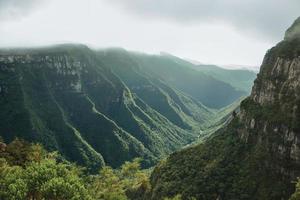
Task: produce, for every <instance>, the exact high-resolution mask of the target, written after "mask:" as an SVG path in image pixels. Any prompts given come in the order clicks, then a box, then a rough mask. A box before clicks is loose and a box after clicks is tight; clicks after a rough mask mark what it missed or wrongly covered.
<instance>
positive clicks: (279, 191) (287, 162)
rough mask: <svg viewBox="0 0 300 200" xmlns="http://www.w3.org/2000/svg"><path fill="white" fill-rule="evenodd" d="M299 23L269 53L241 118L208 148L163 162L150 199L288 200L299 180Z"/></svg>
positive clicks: (193, 149) (197, 148) (209, 142)
mask: <svg viewBox="0 0 300 200" xmlns="http://www.w3.org/2000/svg"><path fill="white" fill-rule="evenodd" d="M297 21H299V19H298V20H297ZM297 21H296V22H295V23H294V24H293V26H292V27H291V28H290V29H289V30H288V31H287V34H286V35H287V36H286V37H285V40H283V41H282V42H280V43H279V44H277V45H276V46H275V47H274V48H272V49H270V50H269V51H268V52H267V54H266V56H265V58H264V61H263V64H262V66H261V70H260V73H259V74H258V77H257V79H256V80H255V84H254V87H253V89H252V92H251V95H250V97H248V98H247V99H245V100H244V101H243V102H242V103H241V112H240V113H239V115H238V116H236V117H235V118H234V119H233V120H232V121H231V122H230V123H229V125H228V126H227V127H225V128H223V129H221V130H219V131H217V132H216V133H215V134H213V135H211V137H210V138H209V139H208V140H207V141H206V142H204V143H202V144H199V145H196V146H193V147H190V148H187V149H184V150H183V151H179V152H176V153H173V154H172V155H171V156H170V157H169V158H167V159H166V160H164V161H162V162H161V163H160V164H159V165H158V166H157V167H156V168H155V170H154V171H153V173H152V175H151V185H152V192H151V193H150V194H148V196H147V199H155V200H158V199H162V198H163V197H165V196H169V197H171V196H175V195H176V194H182V197H183V199H189V198H191V197H195V198H196V199H222V200H232V199H239V200H250V199H251V200H253V199H259V200H261V199H266V200H268V199H270V200H277V199H278V200H281V199H289V197H290V196H291V194H292V193H293V192H294V191H295V181H296V180H297V177H299V176H300V170H299V169H300V163H299V159H300V150H299V149H300V147H299V136H300V129H299V121H300V118H299V116H300V110H299V108H300V99H299V96H300V82H299V79H300V60H299V56H300V40H299V35H300V31H299V30H300V29H299V24H298V23H297ZM291 30H292V34H291Z"/></svg>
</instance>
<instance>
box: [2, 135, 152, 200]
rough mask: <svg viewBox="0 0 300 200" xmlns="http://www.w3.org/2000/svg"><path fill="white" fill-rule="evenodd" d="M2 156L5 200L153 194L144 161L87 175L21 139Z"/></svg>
mask: <svg viewBox="0 0 300 200" xmlns="http://www.w3.org/2000/svg"><path fill="white" fill-rule="evenodd" d="M12 149H13V152H12ZM0 155H1V157H0V199H3V200H32V199H35V200H44V199H51V200H66V199H68V200H69V199H70V200H94V199H95V200H96V199H97V200H98V199H100V200H128V199H137V198H130V196H134V195H138V196H140V197H143V195H144V194H145V193H147V192H148V191H149V190H150V183H149V180H148V175H147V174H146V173H145V172H143V171H141V168H140V162H141V159H135V160H133V162H126V163H125V164H124V165H122V166H121V167H120V168H119V169H112V168H111V167H108V166H106V167H103V168H102V169H101V170H100V173H99V174H97V175H87V174H84V173H83V171H82V169H81V168H79V167H77V166H76V165H73V164H71V163H65V162H58V161H57V154H55V153H47V152H46V151H45V150H44V149H43V148H42V146H41V145H35V144H30V143H28V142H25V141H22V140H19V139H16V140H15V141H13V142H11V143H10V144H8V145H7V146H6V147H5V149H1V154H0ZM20 155H22V156H24V158H25V159H24V158H22V157H20Z"/></svg>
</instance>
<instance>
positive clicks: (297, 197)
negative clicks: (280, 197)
mask: <svg viewBox="0 0 300 200" xmlns="http://www.w3.org/2000/svg"><path fill="white" fill-rule="evenodd" d="M290 200H300V179H299V178H298V181H297V184H296V191H295V193H294V194H293V195H292V196H291V198H290Z"/></svg>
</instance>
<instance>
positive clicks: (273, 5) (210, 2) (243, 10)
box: [106, 0, 300, 40]
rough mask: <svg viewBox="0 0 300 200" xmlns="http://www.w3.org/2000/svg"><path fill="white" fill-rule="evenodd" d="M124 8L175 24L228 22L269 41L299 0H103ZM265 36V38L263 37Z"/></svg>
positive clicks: (280, 30)
mask: <svg viewBox="0 0 300 200" xmlns="http://www.w3.org/2000/svg"><path fill="white" fill-rule="evenodd" d="M106 1H108V2H113V3H115V4H117V5H119V6H122V7H123V8H125V9H126V10H127V11H129V12H131V13H134V14H137V15H140V16H143V17H146V18H152V19H153V18H158V19H167V20H172V21H175V22H177V23H194V24H196V23H201V22H205V23H218V22H220V23H228V24H230V25H232V26H234V27H235V28H236V29H237V30H238V31H242V32H244V33H247V34H254V35H256V36H261V37H266V38H269V39H270V40H273V39H276V40H278V39H279V38H282V37H283V33H284V31H285V30H286V29H287V28H288V27H289V25H291V23H292V22H293V21H294V20H295V19H296V18H297V17H298V16H299V15H300V13H299V10H300V1H299V0H106ZM264 39H265V38H264Z"/></svg>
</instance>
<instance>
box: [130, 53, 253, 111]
mask: <svg viewBox="0 0 300 200" xmlns="http://www.w3.org/2000/svg"><path fill="white" fill-rule="evenodd" d="M133 57H134V58H135V59H136V60H137V62H138V63H139V65H140V67H141V68H142V69H143V70H144V71H147V72H148V73H150V74H154V75H155V76H158V77H159V78H160V79H162V80H163V81H165V82H166V83H168V84H169V85H170V86H172V87H174V88H177V89H178V90H180V91H182V92H184V93H186V94H188V95H189V96H191V97H193V98H194V99H196V100H198V101H200V102H201V103H203V104H204V105H205V106H207V107H209V108H214V109H220V108H222V107H224V106H227V105H229V104H231V103H233V102H234V101H235V100H236V99H238V98H240V97H243V96H247V95H248V93H247V91H243V90H240V89H238V88H235V87H234V86H232V85H230V83H229V82H227V81H224V80H221V79H220V78H219V77H213V76H212V75H211V74H207V73H203V72H201V71H198V70H195V68H196V65H194V64H192V63H190V62H188V61H185V60H182V59H180V58H178V57H175V56H172V55H170V54H166V53H164V54H162V55H159V56H157V55H152V56H150V55H145V54H136V55H133ZM213 71H214V70H213ZM224 71H228V70H224ZM247 79H249V77H247ZM250 79H251V78H250ZM253 80H254V78H253ZM241 84H243V83H241ZM249 88H251V85H249ZM249 88H248V90H249Z"/></svg>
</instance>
